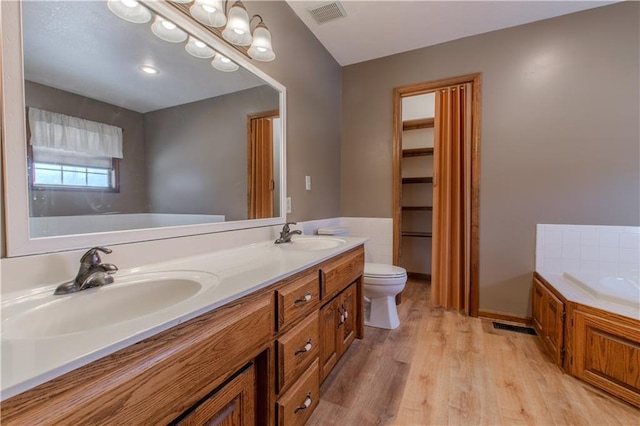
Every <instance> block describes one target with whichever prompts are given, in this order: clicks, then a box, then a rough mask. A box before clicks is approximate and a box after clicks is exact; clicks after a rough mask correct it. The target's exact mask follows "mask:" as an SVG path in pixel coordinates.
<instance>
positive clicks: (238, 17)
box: [222, 0, 251, 46]
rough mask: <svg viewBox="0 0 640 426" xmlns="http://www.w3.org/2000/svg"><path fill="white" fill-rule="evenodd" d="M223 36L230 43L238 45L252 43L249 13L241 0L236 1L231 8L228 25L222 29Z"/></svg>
mask: <svg viewBox="0 0 640 426" xmlns="http://www.w3.org/2000/svg"><path fill="white" fill-rule="evenodd" d="M222 37H224V39H225V40H227V41H228V42H229V43H233V44H236V45H238V46H249V45H250V44H251V27H250V25H249V14H248V13H247V9H246V8H245V7H244V4H242V2H241V1H240V0H238V1H236V2H235V3H234V4H233V6H231V9H230V10H229V16H228V18H227V26H226V27H225V29H224V31H222Z"/></svg>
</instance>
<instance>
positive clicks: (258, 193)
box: [247, 110, 280, 219]
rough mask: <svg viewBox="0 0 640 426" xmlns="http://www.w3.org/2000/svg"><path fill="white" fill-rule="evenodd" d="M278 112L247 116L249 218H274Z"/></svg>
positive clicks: (278, 142) (278, 141)
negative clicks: (274, 154)
mask: <svg viewBox="0 0 640 426" xmlns="http://www.w3.org/2000/svg"><path fill="white" fill-rule="evenodd" d="M277 120H279V111H278V110H272V111H266V112H262V113H258V114H251V115H249V116H247V202H248V213H249V214H248V216H249V219H261V218H268V217H273V210H274V209H273V206H274V203H275V200H276V198H275V197H279V194H275V190H276V186H277V185H276V182H275V179H274V173H273V171H274V168H277V165H275V164H274V156H273V152H274V149H275V150H278V149H279V148H278V147H279V144H280V135H279V132H278V130H279V129H280V126H279V125H277V124H274V122H276V121H277Z"/></svg>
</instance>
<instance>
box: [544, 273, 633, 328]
mask: <svg viewBox="0 0 640 426" xmlns="http://www.w3.org/2000/svg"><path fill="white" fill-rule="evenodd" d="M537 272H538V274H539V275H540V276H541V277H542V278H544V279H545V280H546V281H547V282H548V283H549V284H551V285H552V286H553V287H554V288H555V289H556V290H558V292H560V294H562V295H563V296H564V297H565V298H566V299H567V300H570V301H572V302H576V303H580V304H582V305H587V306H591V307H594V308H598V309H602V310H604V311H609V312H613V313H614V314H618V315H622V316H625V317H628V318H632V319H636V320H639V319H640V310H639V309H638V308H633V307H630V306H625V305H621V304H618V303H614V302H610V301H607V300H601V299H598V298H597V297H595V296H593V295H592V294H591V293H589V292H588V291H586V290H584V289H582V288H580V287H579V286H578V285H576V284H575V283H573V282H572V281H571V279H569V278H567V277H566V276H564V275H563V274H551V273H546V272H543V271H537Z"/></svg>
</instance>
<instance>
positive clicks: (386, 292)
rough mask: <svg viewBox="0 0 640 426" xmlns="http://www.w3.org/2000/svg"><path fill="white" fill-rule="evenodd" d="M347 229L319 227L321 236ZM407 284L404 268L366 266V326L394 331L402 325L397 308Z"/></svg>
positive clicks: (379, 265) (341, 232) (377, 264)
mask: <svg viewBox="0 0 640 426" xmlns="http://www.w3.org/2000/svg"><path fill="white" fill-rule="evenodd" d="M348 233H349V229H348V228H345V227H327V228H319V229H318V235H334V236H338V235H347V234H348ZM406 283H407V271H406V270H405V269H404V268H401V267H399V266H394V265H387V264H384V263H369V262H365V264H364V298H365V300H364V302H365V319H364V324H365V325H368V326H370V327H377V328H387V329H391V330H393V329H394V328H397V327H398V326H399V325H400V319H399V318H398V310H397V309H396V295H397V294H399V293H400V292H401V291H402V290H403V289H404V286H405V284H406Z"/></svg>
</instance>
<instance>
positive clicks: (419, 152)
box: [402, 148, 433, 157]
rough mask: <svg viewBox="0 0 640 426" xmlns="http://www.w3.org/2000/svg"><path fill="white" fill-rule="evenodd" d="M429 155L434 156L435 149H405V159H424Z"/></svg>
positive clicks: (403, 153)
mask: <svg viewBox="0 0 640 426" xmlns="http://www.w3.org/2000/svg"><path fill="white" fill-rule="evenodd" d="M427 155H433V148H411V149H403V150H402V156H403V157H424V156H427Z"/></svg>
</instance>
